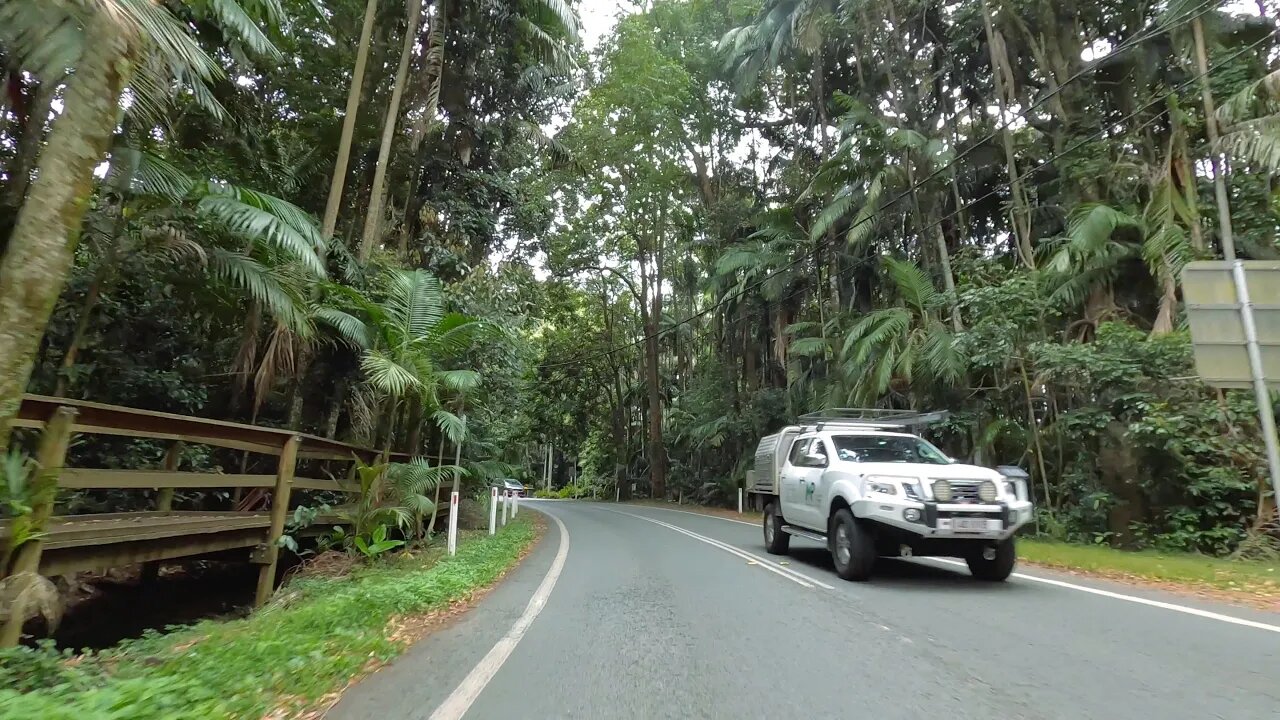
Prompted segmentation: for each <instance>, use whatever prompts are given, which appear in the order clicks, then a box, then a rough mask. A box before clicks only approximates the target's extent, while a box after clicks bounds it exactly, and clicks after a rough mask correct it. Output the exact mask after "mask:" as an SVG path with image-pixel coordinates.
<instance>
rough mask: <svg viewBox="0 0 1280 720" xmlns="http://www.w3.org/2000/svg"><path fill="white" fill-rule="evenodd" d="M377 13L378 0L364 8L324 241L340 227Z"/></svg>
mask: <svg viewBox="0 0 1280 720" xmlns="http://www.w3.org/2000/svg"><path fill="white" fill-rule="evenodd" d="M377 14H378V0H369V1H368V3H366V4H365V8H364V24H363V25H361V27H360V46H359V48H358V49H357V50H356V67H355V69H354V70H353V71H352V73H351V87H350V89H348V90H347V110H346V115H344V116H343V118H342V137H341V138H340V139H339V140H338V157H337V159H336V160H335V161H334V164H333V178H332V179H331V180H330V181H329V200H328V201H327V202H326V203H325V206H324V223H323V226H322V227H323V230H322V232H323V235H324V237H325V238H331V237H333V233H334V231H335V230H336V229H337V227H338V209H339V208H340V207H342V189H343V186H345V185H346V182H347V165H348V163H349V162H350V161H351V137H352V135H354V134H355V129H356V116H357V115H358V114H359V112H360V96H361V87H362V86H363V85H364V70H365V65H367V64H368V62H369V41H370V39H371V38H372V37H373V25H374V22H375V19H376V17H377Z"/></svg>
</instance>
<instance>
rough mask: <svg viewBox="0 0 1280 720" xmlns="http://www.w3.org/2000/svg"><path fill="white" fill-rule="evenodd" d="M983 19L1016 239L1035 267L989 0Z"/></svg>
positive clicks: (1001, 50)
mask: <svg viewBox="0 0 1280 720" xmlns="http://www.w3.org/2000/svg"><path fill="white" fill-rule="evenodd" d="M982 21H983V26H984V28H985V29H986V34H987V50H988V52H989V54H990V58H991V74H992V77H993V78H994V81H995V86H996V96H997V99H998V100H999V103H998V106H999V108H1000V123H1001V130H1000V134H1001V137H1002V139H1003V141H1004V158H1005V171H1006V172H1007V173H1008V174H1009V187H1010V190H1011V191H1012V193H1013V210H1012V215H1013V218H1012V220H1013V223H1012V224H1013V233H1014V237H1015V238H1016V240H1017V245H1016V247H1017V250H1018V257H1019V259H1020V260H1021V261H1022V264H1023V265H1026V266H1027V267H1029V268H1031V269H1033V270H1034V269H1035V266H1036V258H1035V253H1034V251H1033V249H1032V247H1031V208H1030V203H1029V202H1028V200H1027V191H1026V189H1025V188H1024V186H1023V184H1022V178H1021V176H1019V175H1018V161H1017V158H1016V154H1015V152H1014V149H1013V133H1011V132H1009V127H1008V125H1004V121H1005V118H1004V116H1005V115H1006V114H1008V112H1009V99H1008V95H1009V93H1011V92H1012V90H1013V88H1011V87H1007V86H1006V83H1007V82H1012V77H1011V73H1010V72H1009V56H1008V53H1007V52H1006V51H1005V45H1004V39H1003V38H1002V37H1001V35H1000V32H999V31H998V30H996V29H995V25H994V24H993V22H992V20H991V6H990V5H989V4H988V0H982Z"/></svg>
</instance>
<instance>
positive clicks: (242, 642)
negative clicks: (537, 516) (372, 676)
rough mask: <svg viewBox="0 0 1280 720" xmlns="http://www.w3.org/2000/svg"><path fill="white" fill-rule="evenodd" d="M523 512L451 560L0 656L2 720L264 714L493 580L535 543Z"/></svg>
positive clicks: (334, 678)
mask: <svg viewBox="0 0 1280 720" xmlns="http://www.w3.org/2000/svg"><path fill="white" fill-rule="evenodd" d="M535 532H536V531H535V528H534V525H533V522H532V521H531V520H530V519H528V518H527V517H521V518H519V520H517V521H513V522H512V523H511V524H509V525H507V527H505V528H504V529H502V530H501V531H500V532H499V533H498V534H497V535H496V536H494V537H493V538H489V537H488V536H487V535H485V534H483V533H472V534H467V535H466V536H464V539H463V541H462V542H460V545H459V548H458V554H457V555H456V556H454V557H452V558H443V559H439V560H438V562H430V561H429V560H428V559H427V557H428V556H431V557H433V558H434V557H438V554H419V555H415V556H414V557H412V558H403V557H401V558H397V559H394V560H391V561H388V562H385V563H382V564H379V565H375V566H371V567H367V568H363V569H361V570H359V571H357V572H356V573H354V574H352V575H350V576H348V577H345V578H337V579H334V578H309V579H300V580H298V581H296V582H294V583H291V584H290V585H289V586H288V587H287V588H286V589H284V590H283V591H281V592H280V593H279V594H278V596H277V599H276V600H275V601H274V602H273V603H272V604H271V605H268V606H267V607H266V608H264V609H262V610H261V611H259V612H256V613H254V614H253V615H251V616H250V617H248V618H246V619H244V620H237V621H233V622H225V623H219V622H213V621H206V622H202V623H200V624H197V625H194V626H192V627H190V628H185V629H181V630H177V631H175V632H172V633H169V634H166V635H159V634H153V635H150V636H148V637H144V638H141V639H139V640H135V641H130V642H127V643H124V644H122V645H121V646H119V647H117V648H113V649H111V650H109V651H104V652H102V653H99V654H96V655H92V656H85V657H84V658H81V659H78V660H76V661H72V662H67V661H66V660H65V659H64V658H60V657H59V656H58V654H57V653H56V652H55V651H53V650H48V649H45V650H35V651H33V650H26V649H19V650H9V651H5V652H3V653H0V718H3V719H6V720H7V719H8V718H41V719H42V720H64V719H65V720H97V719H98V718H103V719H105V718H127V719H129V720H135V719H136V720H148V719H156V720H159V719H160V718H164V719H165V720H170V719H176V718H201V719H205V718H255V719H256V718H261V717H262V716H263V715H265V714H266V713H267V712H269V711H270V710H272V709H273V708H276V707H278V706H280V704H281V703H282V702H296V703H299V704H306V703H307V702H311V701H315V700H317V699H319V698H321V697H322V696H324V695H325V694H327V693H330V692H332V691H334V690H335V689H338V688H340V687H342V686H343V685H344V684H345V683H346V682H347V681H348V680H350V679H351V678H353V677H355V676H356V675H357V674H359V673H360V672H361V670H362V668H364V667H365V666H366V665H367V664H368V663H369V662H370V660H371V659H375V660H380V661H385V660H389V659H391V658H392V657H394V656H396V655H398V654H399V653H400V652H401V651H403V650H404V647H403V645H402V644H401V643H398V642H397V641H395V640H393V639H390V638H388V637H387V634H386V628H387V625H388V622H389V621H391V620H392V619H393V618H395V617H397V616H402V615H407V614H414V613H423V612H427V611H430V610H433V609H436V608H442V607H445V606H447V605H449V604H450V603H452V602H455V601H458V600H461V599H463V598H465V597H466V596H467V595H468V594H469V593H470V592H471V591H473V590H475V589H477V588H481V587H484V586H486V585H489V584H491V583H493V582H494V581H496V580H497V579H498V578H499V577H500V576H501V575H502V573H503V572H504V571H505V570H507V569H508V568H509V567H511V566H512V565H513V564H514V563H515V562H516V560H517V558H518V557H519V556H520V554H521V553H522V551H523V550H524V549H525V548H527V547H528V546H529V545H530V543H532V542H533V540H534V537H535Z"/></svg>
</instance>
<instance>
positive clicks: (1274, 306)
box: [1182, 260, 1280, 389]
mask: <svg viewBox="0 0 1280 720" xmlns="http://www.w3.org/2000/svg"><path fill="white" fill-rule="evenodd" d="M1244 268H1245V280H1246V282H1247V284H1248V286H1249V299H1250V300H1251V301H1252V305H1253V316H1254V322H1255V324H1256V325H1257V328H1258V349H1259V351H1260V353H1261V355H1262V369H1263V376H1264V377H1265V378H1266V381H1267V383H1268V384H1269V385H1271V386H1272V387H1273V388H1280V262H1274V261H1270V260H1252V261H1248V262H1245V263H1244ZM1182 294H1183V299H1184V300H1185V301H1186V305H1187V320H1188V321H1189V322H1190V324H1191V342H1192V346H1193V351H1194V353H1195V362H1196V371H1197V372H1198V373H1199V374H1200V377H1201V378H1203V379H1204V381H1205V382H1206V383H1207V384H1209V385H1212V386H1214V387H1221V388H1241V389H1247V388H1250V387H1252V382H1253V374H1252V372H1250V369H1249V356H1248V354H1247V352H1246V349H1245V335H1244V324H1243V322H1242V321H1241V319H1240V303H1238V302H1236V290H1235V284H1234V281H1233V280H1232V277H1231V263H1229V262H1222V261H1205V262H1193V263H1190V264H1188V265H1187V267H1186V269H1185V270H1184V271H1183V272H1182Z"/></svg>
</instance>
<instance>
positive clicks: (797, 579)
mask: <svg viewBox="0 0 1280 720" xmlns="http://www.w3.org/2000/svg"><path fill="white" fill-rule="evenodd" d="M603 509H604V510H608V511H609V512H612V513H617V514H619V515H626V516H628V517H633V518H636V519H637V520H644V521H645V522H650V523H653V524H654V525H660V526H662V527H665V528H667V529H670V530H675V531H676V532H678V533H682V534H684V535H687V536H689V537H691V538H693V539H694V540H698V541H701V542H704V543H706V544H708V545H710V546H712V547H715V548H719V549H720V550H724V551H725V552H727V553H730V554H733V555H737V556H738V557H740V558H742V559H744V560H749V561H751V562H754V563H756V564H757V565H759V566H760V567H762V568H764V569H765V570H768V571H769V572H772V573H775V574H777V575H781V576H782V577H784V578H786V579H788V580H790V581H791V582H793V583H796V584H797V585H801V586H803V587H807V588H812V587H813V586H815V585H817V586H818V587H821V588H824V589H826V590H835V586H833V585H828V584H826V583H824V582H822V581H821V580H818V579H816V578H813V577H810V576H808V575H805V574H804V573H799V572H796V571H795V570H792V569H791V568H786V567H782V566H781V565H778V564H777V563H775V562H773V561H771V560H767V559H765V558H762V557H760V556H759V555H754V554H752V553H749V552H747V551H746V550H743V549H741V548H736V547H734V546H732V545H729V544H728V543H724V542H721V541H719V540H716V539H715V538H709V537H707V536H705V535H699V534H698V533H696V532H693V531H692V530H688V529H685V528H682V527H680V526H678V525H672V524H671V523H665V522H662V521H661V520H658V519H655V518H651V517H645V516H644V515H636V514H635V513H629V512H622V511H621V510H611V509H609V508H603Z"/></svg>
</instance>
